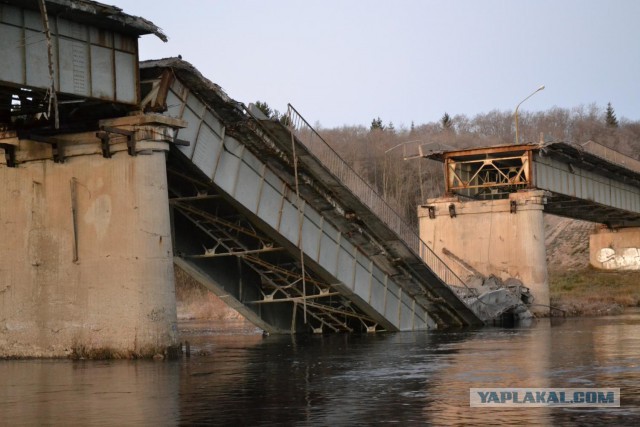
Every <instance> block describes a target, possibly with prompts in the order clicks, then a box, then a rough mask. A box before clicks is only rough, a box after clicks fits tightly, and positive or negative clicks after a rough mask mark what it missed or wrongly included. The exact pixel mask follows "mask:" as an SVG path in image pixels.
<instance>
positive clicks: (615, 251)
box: [589, 228, 640, 270]
mask: <svg viewBox="0 0 640 427" xmlns="http://www.w3.org/2000/svg"><path fill="white" fill-rule="evenodd" d="M589 262H590V264H591V265H592V266H594V267H596V268H601V269H603V270H640V228H622V229H619V230H607V229H601V230H598V232H596V233H594V234H592V235H591V236H590V238H589Z"/></svg>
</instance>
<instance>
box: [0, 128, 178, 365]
mask: <svg viewBox="0 0 640 427" xmlns="http://www.w3.org/2000/svg"><path fill="white" fill-rule="evenodd" d="M111 124H117V123H111ZM148 130H149V129H146V130H145V129H143V130H142V131H148ZM155 134H157V135H159V136H160V137H159V140H156V141H145V142H141V143H139V145H138V146H139V150H140V151H141V152H140V153H139V155H138V156H135V157H134V156H130V155H128V154H127V152H126V151H122V150H123V149H126V146H125V145H124V144H122V143H121V141H120V142H119V141H117V140H114V144H113V145H112V149H113V151H116V152H115V154H113V157H112V158H110V159H108V158H103V157H102V156H101V155H99V154H88V153H91V152H92V151H96V150H97V151H98V152H99V151H100V150H99V148H100V146H99V145H97V148H96V144H97V142H96V141H95V140H94V139H95V133H93V134H85V135H84V139H83V138H77V135H76V139H77V140H78V141H75V142H74V143H70V145H71V146H70V147H66V148H67V152H68V153H71V152H75V153H77V154H79V153H82V152H84V153H85V154H84V155H77V156H75V157H70V158H67V159H66V162H65V163H63V164H58V163H54V162H53V161H51V160H35V161H26V162H25V163H22V164H20V165H19V166H18V167H17V168H8V167H6V166H4V165H0V183H1V185H0V236H1V238H0V357H63V356H70V355H76V356H88V357H91V356H95V357H137V356H149V355H153V354H155V353H158V352H160V353H162V352H163V351H164V350H165V349H166V348H167V347H169V346H173V345H175V344H176V339H177V338H176V311H175V289H174V282H173V280H174V279H173V259H172V247H171V228H170V220H169V212H168V195H167V182H166V170H165V169H166V166H165V150H166V149H167V148H168V144H166V142H164V141H162V139H163V138H164V137H166V136H167V135H164V133H163V131H162V129H158V130H157V132H155ZM90 135H93V138H94V139H92V138H91V136H90ZM163 135H164V136H163ZM71 139H73V138H71ZM80 140H82V141H84V142H82V141H80ZM29 145H30V144H29V143H28V142H27V143H25V144H22V142H21V156H22V157H21V158H22V159H23V160H25V159H26V158H28V157H29V153H31V151H30V149H29ZM123 147H124V148H123ZM145 153H146V154H145ZM32 157H37V156H32ZM74 209H75V213H74ZM74 222H75V227H74ZM74 228H75V231H74ZM74 236H76V238H77V244H76V238H74ZM76 247H77V250H76Z"/></svg>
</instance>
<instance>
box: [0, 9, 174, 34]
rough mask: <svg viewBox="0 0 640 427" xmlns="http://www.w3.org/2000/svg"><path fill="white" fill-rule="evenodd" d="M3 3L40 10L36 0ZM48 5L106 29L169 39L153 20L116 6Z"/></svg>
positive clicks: (83, 21) (69, 17)
mask: <svg viewBox="0 0 640 427" xmlns="http://www.w3.org/2000/svg"><path fill="white" fill-rule="evenodd" d="M2 3H4V4H9V5H13V6H17V7H26V8H30V9H33V10H37V11H39V10H40V9H39V7H38V2H35V1H34V2H26V1H24V0H3V1H2ZM46 7H47V12H48V14H52V15H57V14H60V15H62V16H63V17H64V18H66V19H69V20H71V21H75V22H82V23H84V24H87V23H88V24H91V25H95V26H96V27H102V28H106V29H117V30H118V31H120V32H125V33H127V32H128V33H130V34H135V35H137V36H141V35H144V34H153V35H155V36H156V37H158V38H159V39H160V40H162V41H163V42H167V41H168V40H169V39H168V37H167V36H166V34H164V32H163V31H162V29H161V28H159V27H158V26H156V25H155V24H154V23H153V22H151V21H149V20H147V19H144V18H142V17H139V16H133V15H129V14H126V13H124V12H123V11H122V9H120V8H119V7H116V6H110V5H107V4H103V3H98V2H95V1H89V0H46Z"/></svg>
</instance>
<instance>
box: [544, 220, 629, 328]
mask: <svg viewBox="0 0 640 427" xmlns="http://www.w3.org/2000/svg"><path fill="white" fill-rule="evenodd" d="M596 227H599V225H597V224H593V223H589V222H584V221H575V220H571V219H566V218H560V217H554V216H552V215H546V216H545V231H546V239H545V243H546V246H547V263H548V265H549V292H550V295H551V305H552V306H553V307H557V308H559V309H561V310H562V311H560V310H552V312H551V314H552V316H600V315H609V314H619V313H622V312H623V311H624V309H625V308H626V307H637V306H638V305H640V272H636V271H626V272H609V271H600V270H596V269H594V268H592V267H590V266H589V235H590V234H591V233H592V232H593V231H594V229H595V228H596Z"/></svg>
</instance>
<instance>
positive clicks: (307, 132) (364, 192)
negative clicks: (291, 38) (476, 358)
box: [287, 104, 466, 288]
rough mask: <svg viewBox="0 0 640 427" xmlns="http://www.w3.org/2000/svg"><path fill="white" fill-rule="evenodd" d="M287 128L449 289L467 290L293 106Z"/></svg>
mask: <svg viewBox="0 0 640 427" xmlns="http://www.w3.org/2000/svg"><path fill="white" fill-rule="evenodd" d="M287 107H288V108H287V118H288V123H287V124H288V125H289V126H290V127H292V128H293V130H294V133H295V135H296V137H297V138H298V140H299V141H300V142H302V144H303V145H304V146H305V147H306V149H307V150H308V151H309V152H310V153H311V154H313V155H314V156H315V157H316V158H317V159H318V160H319V161H320V163H321V164H322V165H324V166H325V167H326V168H327V169H328V170H329V172H331V173H332V174H333V175H334V176H335V177H336V178H337V179H338V180H339V181H340V182H341V183H342V184H344V185H345V186H346V187H347V188H348V189H349V190H350V191H351V192H352V193H353V195H355V196H356V197H357V198H358V199H360V201H361V202H362V203H364V204H365V205H366V206H367V207H368V208H369V209H371V211H372V212H373V213H374V214H375V215H377V216H378V218H380V219H381V220H382V221H383V222H384V223H385V224H387V226H388V227H389V228H390V229H391V230H392V231H393V232H394V233H395V234H396V235H397V236H398V237H399V238H400V239H401V240H402V241H404V242H405V244H406V245H407V246H408V247H409V248H410V249H411V250H412V251H413V252H414V253H415V254H416V255H417V256H419V257H420V258H422V260H423V261H424V262H425V264H427V265H428V266H429V268H430V269H431V270H432V271H433V272H434V273H435V274H436V275H437V276H438V277H440V279H441V280H442V281H443V282H445V283H446V284H448V285H452V286H458V287H465V288H466V284H465V283H464V281H463V280H462V279H460V277H458V276H457V275H456V274H455V273H454V272H453V271H452V270H451V269H450V268H449V266H448V265H447V264H445V262H444V261H442V259H440V258H439V257H438V256H437V255H436V254H435V252H433V250H431V248H429V247H428V246H427V244H426V243H424V242H423V241H422V240H421V239H420V237H419V236H418V234H416V232H415V230H414V229H413V227H411V226H410V225H409V224H407V222H406V221H405V220H404V219H402V217H401V216H400V215H399V214H398V213H397V212H396V211H395V210H394V209H393V208H392V207H391V206H389V204H388V203H387V202H386V201H385V199H384V198H383V197H382V196H381V195H380V194H378V192H376V191H375V190H374V189H373V188H372V187H371V186H370V185H369V184H368V183H367V182H366V181H365V180H364V179H363V178H362V177H360V175H358V174H357V173H356V171H354V170H353V169H352V168H351V166H349V165H348V164H347V163H346V162H345V161H344V160H343V159H342V158H341V157H340V156H339V155H338V153H336V152H335V150H334V149H333V148H331V146H330V145H329V144H328V143H327V142H326V141H325V140H324V139H323V138H322V137H321V136H320V135H319V134H318V132H316V130H315V129H313V127H312V126H311V125H310V124H309V123H308V122H307V121H306V120H305V119H304V118H303V117H302V115H301V114H300V113H299V112H298V111H297V110H296V109H295V108H294V107H293V106H292V105H291V104H288V106H287Z"/></svg>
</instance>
